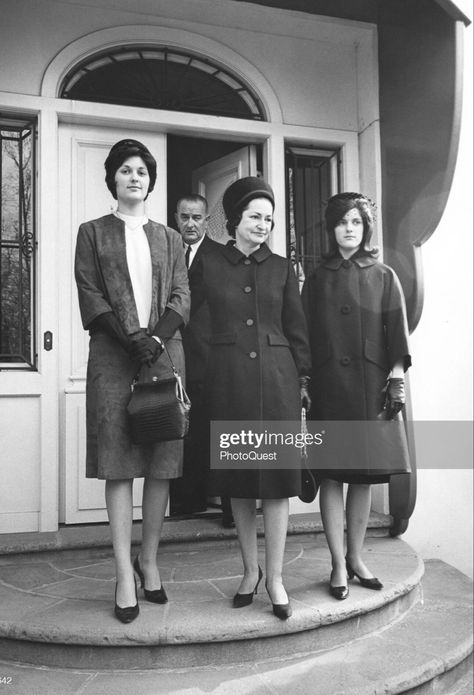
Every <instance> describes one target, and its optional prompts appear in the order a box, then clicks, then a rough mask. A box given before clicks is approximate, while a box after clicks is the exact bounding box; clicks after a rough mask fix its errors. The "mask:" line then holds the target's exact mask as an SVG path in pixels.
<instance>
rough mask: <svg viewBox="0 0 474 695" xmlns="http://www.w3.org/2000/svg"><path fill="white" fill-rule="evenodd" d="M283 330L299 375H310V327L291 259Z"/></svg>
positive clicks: (284, 298) (286, 288) (287, 279)
mask: <svg viewBox="0 0 474 695" xmlns="http://www.w3.org/2000/svg"><path fill="white" fill-rule="evenodd" d="M282 326H283V332H284V334H285V336H286V338H287V339H288V342H289V343H290V349H291V352H292V355H293V359H294V360H295V364H296V368H297V370H298V374H299V376H310V374H311V355H310V349H309V340H308V328H307V325H306V318H305V315H304V312H303V305H302V303H301V297H300V293H299V289H298V280H297V279H296V275H295V272H294V270H293V266H292V264H291V261H288V264H287V276H286V283H285V289H284V293H283V308H282Z"/></svg>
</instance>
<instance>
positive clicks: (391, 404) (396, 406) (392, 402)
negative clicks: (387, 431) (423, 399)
mask: <svg viewBox="0 0 474 695" xmlns="http://www.w3.org/2000/svg"><path fill="white" fill-rule="evenodd" d="M404 405H405V380H404V379H401V378H395V377H392V378H391V379H389V380H388V382H387V389H386V392H385V405H384V410H385V412H386V417H387V420H393V419H394V418H395V416H396V415H397V414H398V413H399V412H400V410H401V409H402V408H403V406H404Z"/></svg>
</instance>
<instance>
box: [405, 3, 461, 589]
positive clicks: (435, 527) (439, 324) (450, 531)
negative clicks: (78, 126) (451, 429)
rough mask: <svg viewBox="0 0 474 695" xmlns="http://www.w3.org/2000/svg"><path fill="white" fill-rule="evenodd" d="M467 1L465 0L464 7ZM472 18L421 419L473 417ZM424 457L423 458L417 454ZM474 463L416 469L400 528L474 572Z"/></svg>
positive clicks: (429, 246)
mask: <svg viewBox="0 0 474 695" xmlns="http://www.w3.org/2000/svg"><path fill="white" fill-rule="evenodd" d="M458 4H459V6H460V7H461V8H462V9H463V10H464V11H465V12H466V13H469V12H472V5H471V8H470V9H469V7H468V0H466V2H465V3H464V4H465V7H463V3H462V2H459V3H458ZM472 32H473V30H472V25H471V26H470V27H468V28H467V29H466V31H465V79H464V106H463V122H462V131H461V142H460V147H459V156H458V161H457V165H456V172H455V177H454V181H453V186H452V189H451V193H450V196H449V200H448V204H447V207H446V210H445V212H444V215H443V217H442V219H441V222H440V224H439V226H438V229H437V230H436V232H435V233H434V235H433V236H432V237H431V239H429V240H428V241H427V242H426V244H425V245H424V246H423V266H424V277H425V305H424V309H423V315H422V317H421V321H420V323H419V325H418V327H417V329H416V331H415V332H414V334H413V336H412V341H411V345H412V354H413V367H412V369H411V370H410V371H411V386H412V397H413V410H414V418H415V419H416V420H440V421H443V420H471V421H472V316H473V306H472V294H473V293H472V289H473V288H472V276H473V273H472V251H473V249H472V237H473V222H472V219H473V214H472V186H473V181H472V43H473V42H472ZM420 463H423V462H420ZM472 490H473V475H472V469H471V470H456V469H454V470H453V469H448V468H447V469H445V470H429V469H423V468H422V469H421V470H419V472H418V498H417V504H416V508H415V512H414V515H413V517H412V518H411V520H410V524H409V528H408V531H407V532H406V533H405V535H404V536H403V538H404V540H406V541H407V542H408V543H410V544H411V545H412V546H413V547H414V548H415V549H416V550H417V551H418V552H419V553H420V554H421V556H422V557H423V558H425V559H426V558H433V557H436V558H441V559H442V560H444V561H446V562H449V563H450V564H452V565H454V566H455V567H457V568H458V569H460V570H462V571H463V572H465V573H466V574H469V575H470V576H471V577H472V573H473V566H472V557H473V556H472V542H473V539H472V524H473V505H472V495H473V493H472Z"/></svg>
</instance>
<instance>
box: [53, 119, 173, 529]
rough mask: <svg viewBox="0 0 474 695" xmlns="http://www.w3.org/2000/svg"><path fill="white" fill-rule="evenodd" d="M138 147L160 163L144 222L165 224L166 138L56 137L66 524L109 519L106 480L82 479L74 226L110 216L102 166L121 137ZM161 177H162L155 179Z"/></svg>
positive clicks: (103, 131)
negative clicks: (138, 144)
mask: <svg viewBox="0 0 474 695" xmlns="http://www.w3.org/2000/svg"><path fill="white" fill-rule="evenodd" d="M127 137H128V138H130V137H131V138H134V139H136V140H140V141H141V142H143V143H144V144H145V145H146V146H147V147H148V148H149V150H150V151H151V152H152V153H153V156H154V157H155V159H156V160H157V163H158V181H157V184H156V186H155V190H154V191H153V192H152V193H151V195H150V197H149V199H148V200H147V214H148V216H149V217H150V218H152V219H154V220H157V221H163V220H166V180H165V178H163V172H164V171H166V166H165V163H166V136H165V135H163V134H159V133H158V134H156V133H149V132H139V131H136V130H133V131H128V130H122V129H115V128H113V129H112V128H99V127H85V126H76V125H74V126H73V125H62V126H61V127H60V131H59V162H60V164H59V179H60V201H61V202H60V219H61V230H62V232H61V234H60V236H59V238H58V244H59V251H60V254H59V255H60V258H61V259H62V262H61V266H60V273H61V283H60V287H61V292H60V298H59V317H60V320H59V325H60V336H59V341H58V342H59V351H60V365H59V374H60V388H59V391H60V409H61V412H60V480H61V490H60V520H61V521H62V522H64V523H67V524H74V523H88V522H89V523H90V522H99V521H104V520H106V519H107V514H106V510H105V500H104V481H99V480H94V479H86V478H85V452H86V428H85V423H86V413H85V381H86V365H87V355H88V342H89V339H88V333H86V331H84V330H83V328H82V324H81V319H80V315H79V306H78V301H77V291H76V285H75V281H74V270H73V267H74V253H75V245H76V235H77V230H78V227H79V224H80V223H81V222H84V221H86V220H90V219H94V218H96V217H101V216H102V215H105V214H107V213H109V212H111V211H112V210H115V209H116V201H115V200H114V199H113V198H112V196H111V195H110V193H109V191H108V189H107V187H106V184H105V180H104V176H105V169H104V161H105V159H106V157H107V154H108V152H109V150H110V148H111V146H112V145H113V144H114V143H115V142H117V141H118V140H121V139H123V138H127ZM160 173H161V176H160ZM141 488H142V481H141V480H137V481H136V482H135V485H134V501H135V507H136V508H135V509H134V518H140V516H141V510H140V505H141Z"/></svg>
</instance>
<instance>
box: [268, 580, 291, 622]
mask: <svg viewBox="0 0 474 695" xmlns="http://www.w3.org/2000/svg"><path fill="white" fill-rule="evenodd" d="M265 589H266V590H267V594H268V598H269V599H270V601H271V602H272V608H273V615H275V616H276V617H277V618H280V620H288V618H289V617H290V616H291V615H292V614H293V609H292V608H291V604H290V602H289V601H288V603H273V600H272V597H271V596H270V592H269V591H268V586H267V583H266V582H265Z"/></svg>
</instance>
